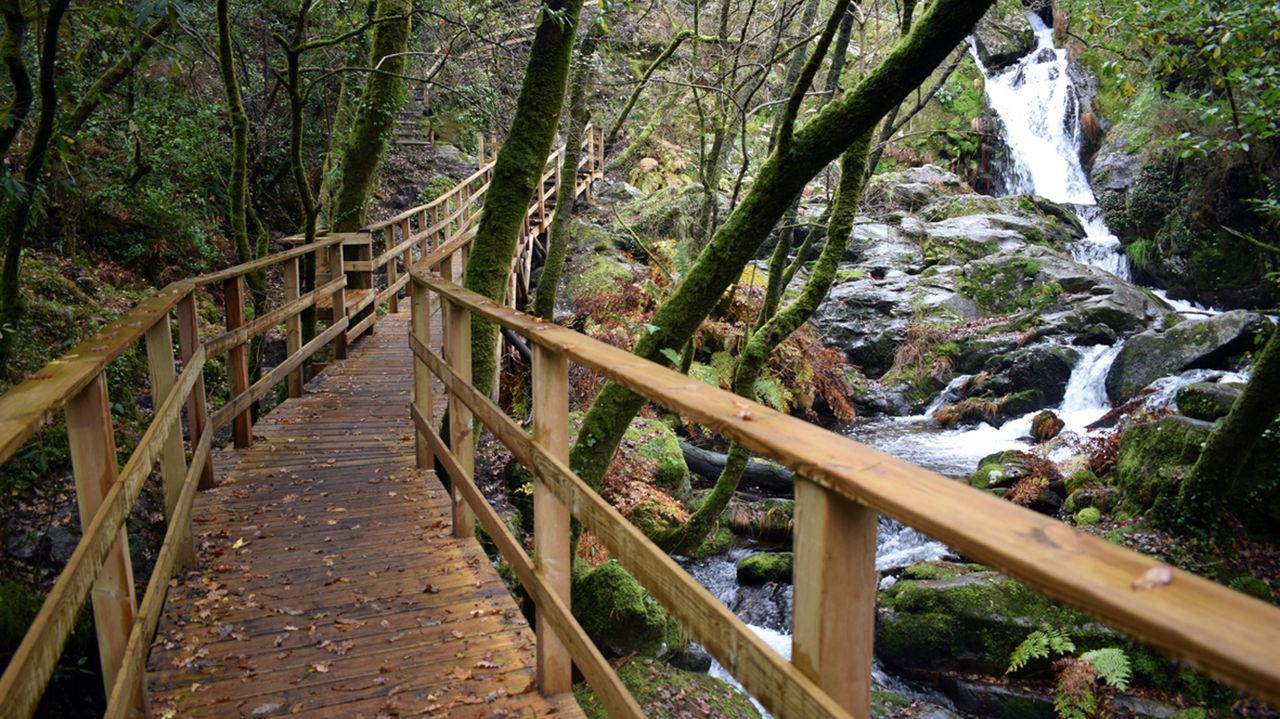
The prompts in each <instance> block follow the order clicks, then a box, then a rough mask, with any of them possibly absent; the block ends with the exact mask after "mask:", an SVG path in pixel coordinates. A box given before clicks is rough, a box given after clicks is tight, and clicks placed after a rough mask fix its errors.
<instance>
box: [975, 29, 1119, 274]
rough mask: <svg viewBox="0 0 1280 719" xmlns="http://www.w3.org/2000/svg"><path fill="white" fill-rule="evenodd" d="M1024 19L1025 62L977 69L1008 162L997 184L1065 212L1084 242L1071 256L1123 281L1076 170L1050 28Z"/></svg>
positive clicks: (1068, 106) (1072, 121)
mask: <svg viewBox="0 0 1280 719" xmlns="http://www.w3.org/2000/svg"><path fill="white" fill-rule="evenodd" d="M1027 18H1028V19H1029V20H1030V21H1031V27H1032V28H1033V29H1034V30H1035V37H1036V46H1035V49H1033V50H1032V51H1031V52H1030V53H1028V54H1027V55H1026V57H1023V58H1022V59H1021V60H1019V61H1018V62H1017V63H1016V64H1015V65H1013V66H1012V67H1010V68H1007V69H1005V70H1003V71H1000V72H993V71H992V70H989V69H988V68H985V67H982V62H981V61H980V60H979V61H978V66H979V69H980V70H981V71H982V74H983V77H984V78H985V80H986V90H987V101H988V102H989V103H990V105H991V107H992V109H994V110H995V111H996V114H998V115H999V116H1000V120H1001V121H1002V123H1003V126H1004V141H1005V144H1006V145H1007V146H1008V148H1009V154H1010V157H1011V159H1012V162H1011V163H1009V165H1008V166H1007V167H1006V169H1005V172H1004V176H1003V177H1002V178H1001V180H1002V181H1003V185H1004V187H1005V188H1006V189H1007V191H1008V192H1009V193H1010V194H1035V195H1040V196H1041V197H1046V198H1048V199H1050V200H1053V201H1054V202H1061V203H1064V204H1068V205H1071V206H1072V208H1073V209H1074V210H1075V213H1076V216H1077V217H1079V218H1080V223H1081V224H1082V225H1083V226H1084V229H1085V238H1084V239H1083V240H1080V241H1078V242H1075V243H1073V244H1072V247H1071V254H1072V256H1073V257H1074V258H1075V260H1076V261H1077V262H1081V263H1083V264H1087V265H1092V266H1094V267H1098V268H1099V269H1102V270H1106V271H1107V272H1110V273H1112V274H1114V275H1116V276H1117V277H1120V278H1122V279H1126V280H1127V279H1129V278H1130V269H1129V258H1128V257H1127V256H1126V255H1125V254H1124V253H1123V252H1122V251H1121V248H1120V240H1119V239H1117V238H1116V236H1115V235H1114V234H1112V233H1111V231H1110V230H1109V229H1108V228H1107V225H1106V223H1105V222H1103V220H1102V213H1101V211H1100V210H1099V209H1098V201H1097V199H1096V198H1094V196H1093V190H1092V188H1091V187H1090V186H1089V177H1088V175H1086V174H1085V171H1084V168H1083V167H1081V166H1080V157H1079V148H1080V140H1081V134H1082V133H1081V129H1080V100H1079V97H1078V96H1077V93H1076V89H1075V86H1074V85H1073V84H1072V82H1071V77H1070V74H1069V73H1068V68H1067V51H1066V50H1063V49H1058V48H1055V47H1054V46H1053V28H1051V27H1049V26H1047V25H1045V24H1044V22H1043V21H1042V20H1041V19H1040V17H1039V16H1038V15H1036V14H1035V13H1028V14H1027ZM974 57H975V59H976V58H977V53H976V51H975V52H974Z"/></svg>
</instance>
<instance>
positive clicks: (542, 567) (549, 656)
mask: <svg viewBox="0 0 1280 719" xmlns="http://www.w3.org/2000/svg"><path fill="white" fill-rule="evenodd" d="M533 441H534V442H536V443H537V444H538V445H539V446H541V447H543V448H544V449H545V450H546V451H547V453H548V454H551V455H552V456H554V457H558V458H560V459H561V460H562V461H565V462H568V461H569V362H568V360H567V359H566V358H565V357H564V355H561V354H559V353H557V352H555V351H554V350H550V349H547V348H546V347H542V346H537V347H535V349H534V351H533ZM533 529H534V535H533V547H534V555H535V556H536V557H537V568H538V573H539V574H540V575H541V578H542V581H543V582H544V583H545V584H546V586H547V591H549V592H551V593H554V594H555V595H556V596H558V597H560V599H561V600H563V601H564V604H565V606H570V601H569V582H570V575H571V574H572V567H573V556H572V552H571V550H570V547H569V510H568V509H567V508H566V507H565V506H564V505H563V504H561V503H560V500H558V499H556V497H555V495H554V494H552V493H551V490H550V489H548V488H547V487H546V485H544V484H543V483H542V482H534V485H533ZM537 635H538V689H539V690H540V691H541V692H542V694H543V695H544V696H549V695H552V694H559V693H561V692H567V691H570V690H572V688H573V662H572V661H570V659H569V652H568V650H567V649H566V648H565V642H564V640H563V639H562V638H561V637H559V636H558V634H557V632H556V631H555V630H554V629H553V628H552V626H551V625H550V623H549V622H548V620H547V618H546V614H545V612H543V611H540V612H538V628H537Z"/></svg>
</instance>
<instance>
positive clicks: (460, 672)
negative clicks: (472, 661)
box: [447, 667, 471, 681]
mask: <svg viewBox="0 0 1280 719" xmlns="http://www.w3.org/2000/svg"><path fill="white" fill-rule="evenodd" d="M447 676H450V677H453V678H454V679H458V680H461V681H465V680H467V679H470V678H471V670H469V669H463V668H462V667H454V668H453V671H451V672H449V674H448V675H447Z"/></svg>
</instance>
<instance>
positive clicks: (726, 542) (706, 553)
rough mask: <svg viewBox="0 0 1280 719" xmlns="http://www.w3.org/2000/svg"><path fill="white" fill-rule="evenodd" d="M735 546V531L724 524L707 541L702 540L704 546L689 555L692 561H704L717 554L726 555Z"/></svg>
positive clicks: (699, 546)
mask: <svg viewBox="0 0 1280 719" xmlns="http://www.w3.org/2000/svg"><path fill="white" fill-rule="evenodd" d="M732 546H733V531H732V530H730V529H729V527H727V526H725V525H724V524H723V523H721V524H720V525H718V526H717V527H716V529H715V531H714V532H712V533H711V534H709V535H708V536H707V538H706V539H704V540H702V544H699V545H698V548H697V549H695V550H693V553H691V554H690V555H689V557H690V558H691V559H704V558H706V557H713V556H715V555H717V554H724V553H725V552H727V551H729V548H730V547H732Z"/></svg>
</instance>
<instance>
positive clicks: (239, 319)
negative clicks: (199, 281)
mask: <svg viewBox="0 0 1280 719" xmlns="http://www.w3.org/2000/svg"><path fill="white" fill-rule="evenodd" d="M222 287H223V291H222V299H223V303H224V304H226V306H227V307H226V309H227V331H228V332H230V331H232V330H235V329H238V328H239V327H240V326H241V325H243V324H244V277H243V276H240V275H236V276H235V277H231V278H229V279H227V280H226V281H225V282H224V283H223V285H222ZM227 360H228V361H227V371H228V372H229V373H230V375H231V396H232V398H235V397H239V396H240V395H242V394H244V393H245V392H248V391H249V348H248V346H247V343H246V342H241V343H240V344H237V345H236V346H235V347H232V348H231V350H230V352H229V354H228V357H227ZM232 435H233V437H234V439H235V445H236V448H237V449H243V448H245V447H248V446H249V445H250V444H252V443H253V409H252V408H245V410H244V411H243V412H241V413H240V414H238V415H236V417H235V421H234V430H233V432H232Z"/></svg>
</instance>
